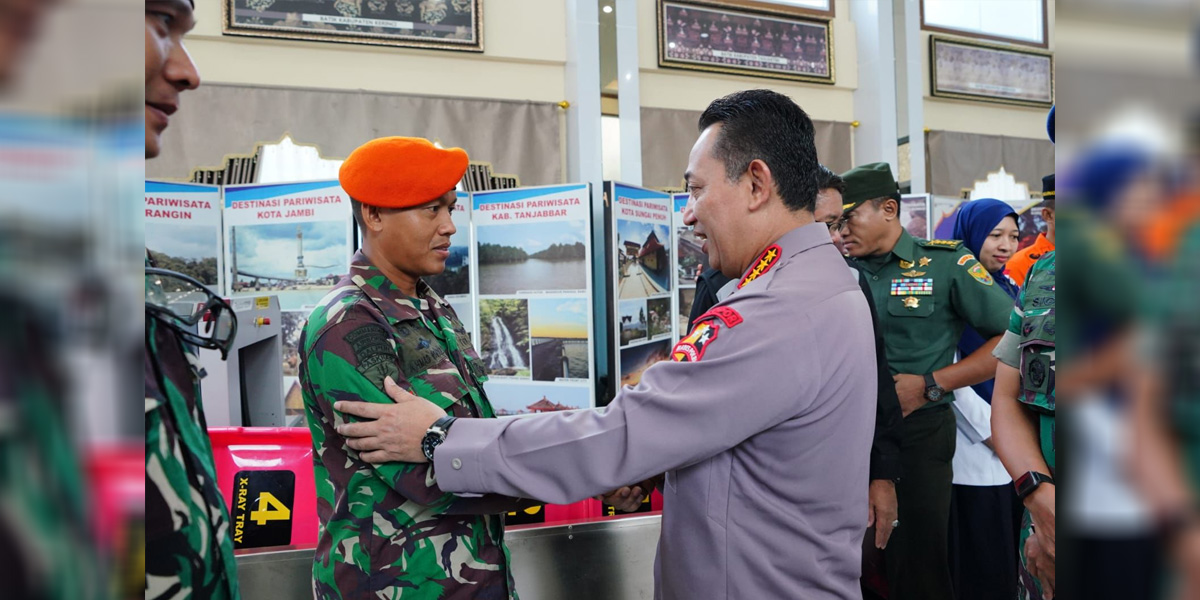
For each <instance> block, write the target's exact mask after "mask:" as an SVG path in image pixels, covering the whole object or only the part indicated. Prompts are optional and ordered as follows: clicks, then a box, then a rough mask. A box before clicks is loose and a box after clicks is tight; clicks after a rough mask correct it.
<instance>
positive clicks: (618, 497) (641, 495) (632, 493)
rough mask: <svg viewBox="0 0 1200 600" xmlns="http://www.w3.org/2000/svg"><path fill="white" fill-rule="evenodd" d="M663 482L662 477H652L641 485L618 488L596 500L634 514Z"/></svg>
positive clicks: (597, 497)
mask: <svg viewBox="0 0 1200 600" xmlns="http://www.w3.org/2000/svg"><path fill="white" fill-rule="evenodd" d="M662 482H663V476H662V475H659V476H657V477H651V478H650V479H647V480H645V481H642V482H641V483H636V484H633V485H627V486H624V487H621V488H617V489H615V490H613V491H611V492H608V493H607V494H600V495H599V496H596V499H597V500H599V501H601V502H603V503H605V504H608V505H610V506H613V507H616V509H617V510H619V511H621V512H634V511H636V510H637V509H638V507H640V506H641V505H642V502H643V501H645V499H646V497H647V496H649V495H650V494H651V493H652V492H653V491H654V488H656V487H659V486H660V485H661V484H662Z"/></svg>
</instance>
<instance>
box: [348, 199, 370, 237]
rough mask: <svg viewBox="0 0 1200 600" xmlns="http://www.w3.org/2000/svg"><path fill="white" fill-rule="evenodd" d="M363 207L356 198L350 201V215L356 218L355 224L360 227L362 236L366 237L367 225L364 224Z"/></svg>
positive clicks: (359, 230)
mask: <svg viewBox="0 0 1200 600" xmlns="http://www.w3.org/2000/svg"><path fill="white" fill-rule="evenodd" d="M362 207H363V205H362V202H359V201H358V200H355V199H354V198H351V199H350V214H351V215H353V217H354V223H355V224H356V225H358V233H359V235H360V236H366V235H367V225H366V223H363V217H362Z"/></svg>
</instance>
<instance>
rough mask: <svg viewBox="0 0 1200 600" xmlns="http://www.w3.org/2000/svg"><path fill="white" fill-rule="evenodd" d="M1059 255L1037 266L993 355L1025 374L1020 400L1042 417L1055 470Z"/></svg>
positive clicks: (1046, 453) (1041, 430)
mask: <svg viewBox="0 0 1200 600" xmlns="http://www.w3.org/2000/svg"><path fill="white" fill-rule="evenodd" d="M1055 254H1056V253H1055V252H1050V253H1049V254H1046V255H1045V256H1043V257H1042V258H1041V259H1040V260H1038V261H1037V262H1036V263H1034V265H1033V267H1032V268H1030V270H1029V274H1028V276H1026V278H1025V287H1023V288H1021V294H1020V296H1018V297H1017V303H1016V305H1015V306H1014V307H1013V310H1012V314H1011V315H1010V317H1009V323H1008V331H1006V332H1005V333H1004V337H1003V338H1002V339H1001V341H1000V344H998V345H997V346H996V349H995V351H994V352H993V353H994V354H995V355H996V357H997V358H999V359H1000V360H1001V361H1003V362H1004V364H1006V365H1008V366H1010V367H1013V368H1014V369H1018V370H1020V371H1021V390H1020V391H1019V392H1018V395H1017V400H1018V401H1020V402H1021V403H1022V404H1024V405H1025V407H1026V408H1027V409H1029V410H1030V411H1032V412H1033V413H1034V414H1036V415H1037V417H1038V437H1039V439H1040V442H1041V446H1042V456H1043V457H1044V458H1045V459H1046V464H1047V465H1048V466H1049V467H1050V468H1051V469H1054V468H1055V467H1054V458H1055V439H1056V436H1055V426H1054V425H1055V422H1054V374H1055V368H1056V364H1055V344H1054V339H1055V330H1056V327H1055V323H1054V312H1055V310H1054V309H1055V307H1054V304H1055V284H1054V271H1055V268H1054V262H1055Z"/></svg>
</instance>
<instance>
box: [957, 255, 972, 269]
mask: <svg viewBox="0 0 1200 600" xmlns="http://www.w3.org/2000/svg"><path fill="white" fill-rule="evenodd" d="M974 258H975V257H974V256H972V255H970V254H964V255H962V256H960V257H958V266H960V267H961V266H963V265H965V264H967V263H969V262H971V261H972V260H973V259H974Z"/></svg>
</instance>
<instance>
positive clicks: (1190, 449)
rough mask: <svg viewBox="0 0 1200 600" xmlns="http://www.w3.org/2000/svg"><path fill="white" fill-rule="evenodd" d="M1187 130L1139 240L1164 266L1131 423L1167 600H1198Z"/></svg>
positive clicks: (1199, 465) (1199, 267)
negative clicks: (1161, 199) (1166, 577)
mask: <svg viewBox="0 0 1200 600" xmlns="http://www.w3.org/2000/svg"><path fill="white" fill-rule="evenodd" d="M1189 125H1190V130H1189V138H1190V139H1189V141H1190V147H1191V155H1190V157H1189V159H1190V160H1189V164H1188V165H1187V166H1188V168H1189V169H1190V173H1188V175H1189V179H1188V181H1187V182H1186V183H1185V186H1184V188H1183V190H1182V191H1181V192H1180V193H1179V194H1177V195H1176V196H1175V198H1173V200H1172V201H1171V202H1170V203H1169V205H1168V206H1167V207H1166V209H1165V210H1164V211H1163V212H1162V214H1161V215H1160V217H1159V219H1158V221H1156V222H1155V223H1153V224H1152V225H1151V228H1150V230H1149V232H1148V235H1147V238H1146V246H1147V249H1148V252H1147V253H1148V254H1149V255H1151V256H1155V257H1159V258H1160V259H1161V261H1162V262H1163V263H1164V264H1165V265H1167V266H1166V268H1165V269H1164V274H1163V277H1162V280H1161V282H1160V284H1159V286H1158V287H1157V292H1158V293H1157V294H1155V295H1154V297H1153V299H1152V300H1151V301H1150V302H1149V303H1148V304H1149V308H1150V312H1149V315H1150V316H1149V319H1148V323H1147V325H1146V327H1145V330H1144V332H1143V335H1142V336H1141V338H1142V339H1141V342H1142V343H1141V348H1140V350H1142V353H1141V354H1140V355H1141V356H1143V357H1144V360H1143V361H1142V362H1141V363H1140V364H1139V365H1138V366H1139V370H1138V373H1139V377H1138V385H1137V388H1136V393H1135V394H1134V396H1133V407H1132V424H1131V427H1132V430H1133V460H1134V472H1135V473H1136V474H1137V479H1138V483H1139V491H1140V492H1141V494H1142V496H1143V497H1144V498H1145V499H1146V501H1147V503H1148V504H1149V505H1150V507H1151V510H1152V511H1153V514H1154V517H1155V521H1156V524H1157V526H1158V531H1159V533H1160V534H1161V541H1162V542H1163V550H1164V552H1165V553H1166V554H1167V555H1168V556H1169V558H1170V563H1171V566H1173V567H1174V568H1175V573H1174V575H1173V577H1172V578H1171V579H1172V583H1171V593H1170V594H1168V595H1167V597H1168V598H1173V599H1174V598H1178V599H1190V598H1200V304H1197V300H1196V299H1197V298H1200V114H1197V115H1194V116H1193V118H1192V121H1191V122H1190V124H1189ZM1146 597H1151V596H1149V595H1147V596H1146Z"/></svg>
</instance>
